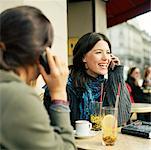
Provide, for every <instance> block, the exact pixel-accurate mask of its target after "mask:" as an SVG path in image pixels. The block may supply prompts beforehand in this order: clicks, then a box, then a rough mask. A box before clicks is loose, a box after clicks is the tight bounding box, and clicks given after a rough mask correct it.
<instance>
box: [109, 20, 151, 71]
mask: <svg viewBox="0 0 151 150" xmlns="http://www.w3.org/2000/svg"><path fill="white" fill-rule="evenodd" d="M107 32H108V37H109V39H110V41H111V44H112V52H113V53H114V54H115V55H117V56H118V57H119V58H120V60H121V63H122V64H124V66H125V71H127V70H128V69H129V68H130V67H134V66H137V67H139V68H140V69H141V70H142V71H143V69H144V67H146V66H148V65H151V36H150V35H149V34H147V33H146V32H144V31H141V30H140V28H139V26H138V24H137V22H135V21H132V20H131V21H127V22H124V23H122V24H119V25H116V26H113V27H111V28H108V31H107Z"/></svg>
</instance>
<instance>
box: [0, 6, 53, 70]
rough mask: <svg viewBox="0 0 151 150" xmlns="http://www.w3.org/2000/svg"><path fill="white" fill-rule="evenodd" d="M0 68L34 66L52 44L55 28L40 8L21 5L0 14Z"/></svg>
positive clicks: (11, 68) (9, 68)
mask: <svg viewBox="0 0 151 150" xmlns="http://www.w3.org/2000/svg"><path fill="white" fill-rule="evenodd" d="M0 28H1V32H0V69H4V70H14V69H15V68H17V67H20V66H24V67H26V66H28V65H33V64H34V63H36V62H37V60H38V58H39V55H40V53H41V52H42V51H43V50H44V49H45V48H46V47H48V46H49V47H51V45H52V41H53V29H52V25H51V23H50V21H49V20H48V19H47V18H46V16H44V14H43V13H42V12H41V11H40V10H39V9H37V8H34V7H31V6H20V7H15V8H11V9H7V10H5V11H4V12H2V13H1V14H0Z"/></svg>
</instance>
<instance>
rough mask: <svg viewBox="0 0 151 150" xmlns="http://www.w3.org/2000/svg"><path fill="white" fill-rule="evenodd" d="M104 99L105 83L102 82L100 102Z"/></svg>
mask: <svg viewBox="0 0 151 150" xmlns="http://www.w3.org/2000/svg"><path fill="white" fill-rule="evenodd" d="M102 100H103V83H101V96H100V102H102Z"/></svg>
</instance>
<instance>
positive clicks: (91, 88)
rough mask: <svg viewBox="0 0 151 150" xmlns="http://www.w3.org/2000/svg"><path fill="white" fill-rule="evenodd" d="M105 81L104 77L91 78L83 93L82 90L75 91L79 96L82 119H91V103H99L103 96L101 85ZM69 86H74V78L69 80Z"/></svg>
mask: <svg viewBox="0 0 151 150" xmlns="http://www.w3.org/2000/svg"><path fill="white" fill-rule="evenodd" d="M104 81H105V79H104V76H102V75H100V76H98V77H97V78H93V77H90V80H89V82H88V83H85V85H84V86H85V89H86V90H85V91H84V92H81V90H80V89H75V88H72V89H73V90H75V91H74V92H75V93H76V95H78V99H80V105H79V110H80V119H86V120H89V117H90V109H89V105H90V101H99V99H100V96H101V83H103V82H104ZM68 86H73V85H72V78H71V76H70V77H69V79H68Z"/></svg>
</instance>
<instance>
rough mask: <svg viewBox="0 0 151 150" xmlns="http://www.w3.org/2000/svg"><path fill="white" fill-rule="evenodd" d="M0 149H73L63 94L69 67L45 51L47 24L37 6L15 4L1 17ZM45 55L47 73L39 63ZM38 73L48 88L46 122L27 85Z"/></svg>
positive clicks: (50, 31)
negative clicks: (49, 99)
mask: <svg viewBox="0 0 151 150" xmlns="http://www.w3.org/2000/svg"><path fill="white" fill-rule="evenodd" d="M0 29H1V32H0V105H1V113H0V120H1V123H0V131H1V132H0V148H1V149H14V150H17V149H30V150H37V149H41V150H45V149H47V150H48V149H49V150H59V149H66V150H71V149H76V147H75V144H74V136H73V132H72V126H71V124H70V118H69V112H70V111H69V106H68V102H67V94H66V81H67V77H68V72H69V71H68V67H67V66H66V65H65V64H64V63H62V62H61V61H60V60H59V58H58V57H56V56H52V54H51V52H49V51H48V50H49V48H50V47H51V45H52V41H53V29H52V25H51V23H50V21H49V20H48V19H47V18H46V17H45V16H44V14H43V13H42V12H41V11H40V10H39V9H37V8H34V7H31V6H20V7H15V8H11V9H8V10H5V11H4V12H2V13H1V14H0ZM45 51H46V54H47V59H48V64H49V67H50V68H51V73H50V74H47V73H46V72H45V70H44V68H43V67H42V65H40V62H39V58H40V55H41V54H43V53H44V52H45ZM39 74H41V75H42V76H43V78H44V80H45V82H46V84H47V86H48V88H49V91H50V93H49V94H50V95H51V103H52V105H51V106H50V108H49V113H50V115H51V116H50V119H51V122H50V120H49V117H48V114H47V112H46V110H45V108H44V107H43V105H42V104H41V100H40V98H39V97H38V95H37V94H36V93H35V91H34V89H32V88H31V87H30V86H29V84H30V82H31V81H32V80H36V79H37V77H38V76H39Z"/></svg>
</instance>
